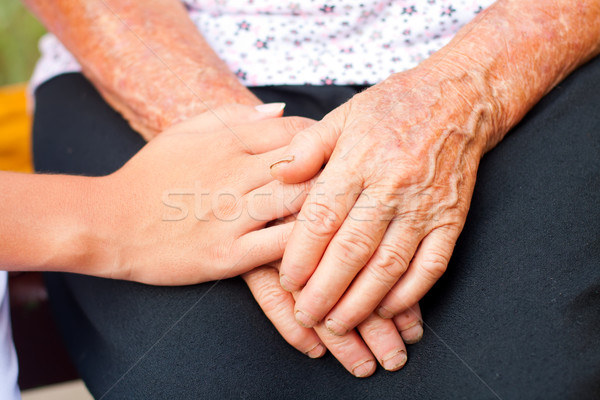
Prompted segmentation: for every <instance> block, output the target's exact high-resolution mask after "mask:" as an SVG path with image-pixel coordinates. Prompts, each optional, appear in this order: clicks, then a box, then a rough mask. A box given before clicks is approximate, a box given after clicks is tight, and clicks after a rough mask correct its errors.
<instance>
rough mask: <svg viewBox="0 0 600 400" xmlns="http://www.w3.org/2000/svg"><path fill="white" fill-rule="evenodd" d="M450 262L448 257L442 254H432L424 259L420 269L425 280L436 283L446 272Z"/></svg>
mask: <svg viewBox="0 0 600 400" xmlns="http://www.w3.org/2000/svg"><path fill="white" fill-rule="evenodd" d="M448 261H449V259H448V257H447V256H445V255H443V254H441V253H431V254H428V255H426V256H425V257H424V258H423V260H422V261H421V262H420V263H419V265H418V267H419V268H420V270H421V274H422V275H423V276H424V277H425V279H427V280H428V281H431V282H435V281H437V280H438V279H439V278H440V277H441V276H442V275H443V274H444V272H446V269H447V268H448Z"/></svg>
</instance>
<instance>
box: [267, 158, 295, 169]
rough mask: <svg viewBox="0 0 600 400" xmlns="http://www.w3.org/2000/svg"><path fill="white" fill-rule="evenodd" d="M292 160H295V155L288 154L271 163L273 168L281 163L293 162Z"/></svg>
mask: <svg viewBox="0 0 600 400" xmlns="http://www.w3.org/2000/svg"><path fill="white" fill-rule="evenodd" d="M292 161H294V156H287V157H283V158H282V159H281V160H277V161H275V162H274V163H273V164H271V167H270V168H271V169H273V168H275V167H277V166H279V165H281V164H284V163H285V164H288V163H291V162H292Z"/></svg>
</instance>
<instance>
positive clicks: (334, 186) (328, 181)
mask: <svg viewBox="0 0 600 400" xmlns="http://www.w3.org/2000/svg"><path fill="white" fill-rule="evenodd" d="M328 167H329V166H328ZM338 175H339V174H338ZM335 176H336V175H335V171H332V169H331V168H325V170H324V171H323V173H322V174H321V177H320V179H319V180H318V181H317V182H316V183H315V185H314V186H313V187H312V189H311V191H310V193H309V195H308V198H307V199H306V201H305V202H304V205H303V206H302V209H301V211H300V213H299V214H298V218H297V220H296V223H295V224H294V229H293V230H292V234H291V236H290V239H289V242H288V244H287V247H286V249H285V253H284V255H283V260H282V262H281V269H280V283H281V286H282V287H283V288H284V289H286V290H288V291H295V290H299V289H300V288H302V286H304V285H305V284H306V282H307V281H308V279H309V278H310V276H311V275H312V273H313V272H314V270H315V269H316V268H317V265H318V264H319V261H320V260H321V257H322V255H323V253H324V252H325V249H326V248H327V245H328V244H329V242H330V240H331V238H333V236H334V235H335V233H336V232H337V230H338V229H339V227H340V226H341V225H342V223H343V221H344V220H345V219H346V216H347V215H348V213H349V211H350V209H352V207H353V206H354V203H355V201H356V199H357V197H358V195H359V194H360V192H361V190H362V185H361V182H360V181H359V180H358V178H356V177H352V178H351V180H349V181H343V180H342V179H334V177H335Z"/></svg>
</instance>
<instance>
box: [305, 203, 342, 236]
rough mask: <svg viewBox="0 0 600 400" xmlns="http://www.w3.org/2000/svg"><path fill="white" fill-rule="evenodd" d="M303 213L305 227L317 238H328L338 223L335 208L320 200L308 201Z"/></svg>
mask: <svg viewBox="0 0 600 400" xmlns="http://www.w3.org/2000/svg"><path fill="white" fill-rule="evenodd" d="M303 214H304V220H305V221H304V222H305V223H306V228H307V229H308V231H309V232H310V233H311V234H312V235H313V236H314V237H315V238H317V239H323V238H328V237H329V236H330V235H331V234H333V232H335V231H336V229H337V227H338V225H339V223H340V222H339V218H338V215H337V213H336V212H335V210H334V209H333V208H331V207H329V206H328V205H327V204H325V203H322V202H314V203H310V204H309V205H308V207H307V208H306V209H305V210H304V212H303Z"/></svg>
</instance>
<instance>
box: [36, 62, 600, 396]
mask: <svg viewBox="0 0 600 400" xmlns="http://www.w3.org/2000/svg"><path fill="white" fill-rule="evenodd" d="M599 89H600V58H599V59H596V60H595V61H593V62H592V63H590V64H588V65H586V66H584V67H582V68H581V69H580V70H578V71H577V72H575V73H574V74H573V75H572V76H571V77H570V78H568V79H567V80H566V81H565V82H563V83H562V84H561V85H560V86H559V87H557V88H556V89H555V90H554V91H552V92H551V93H550V94H549V95H548V96H546V97H545V98H544V99H543V100H542V102H541V103H540V104H538V105H537V106H536V107H535V108H534V109H533V110H532V111H531V112H530V113H529V115H528V116H527V117H526V118H525V120H524V121H522V123H521V124H519V126H517V127H516V128H515V129H513V131H512V132H511V133H510V134H509V135H508V136H507V137H506V138H505V140H504V141H503V142H502V143H500V145H499V146H497V148H495V149H494V150H493V151H491V152H490V153H489V154H487V155H486V156H485V157H484V159H483V161H482V163H481V168H480V171H479V176H478V181H477V185H476V188H475V193H474V198H473V202H472V206H471V210H470V213H469V217H468V219H467V223H466V226H465V228H464V231H463V233H462V235H461V237H460V239H459V242H458V244H457V246H456V249H455V251H454V255H453V257H452V260H451V263H450V266H449V268H448V271H447V273H446V274H445V276H444V277H443V278H442V279H441V280H440V281H439V282H438V284H436V286H435V287H434V289H433V290H432V291H431V292H430V293H429V294H428V295H427V296H426V298H425V299H424V300H423V301H422V303H421V304H422V309H423V316H424V320H425V323H426V328H425V336H424V338H423V340H422V341H421V342H420V343H419V344H416V345H412V346H409V349H408V351H409V361H408V363H407V365H406V366H405V367H404V368H403V369H402V370H401V371H399V372H393V373H389V372H385V371H383V370H382V369H381V368H380V369H379V370H378V371H377V372H376V373H375V375H374V376H373V377H370V378H367V379H357V378H353V377H352V376H351V375H350V374H349V373H347V372H346V371H345V370H344V369H343V368H342V367H341V366H340V365H339V364H338V363H337V361H336V360H335V359H334V358H333V357H331V356H330V355H327V356H325V357H324V358H323V359H320V360H311V359H309V358H308V357H306V356H305V355H303V354H301V353H299V352H297V351H296V350H294V349H293V348H292V347H290V346H289V345H288V344H286V343H285V341H284V340H283V339H282V338H281V337H280V336H279V334H278V333H277V332H276V331H275V329H274V328H273V326H272V325H271V323H270V322H269V321H268V320H267V318H266V317H265V316H264V315H263V314H262V312H261V310H260V308H259V307H258V305H257V304H256V303H255V301H254V300H253V298H252V296H251V294H250V292H249V291H248V289H247V288H246V287H245V285H244V283H243V282H242V281H241V280H240V279H230V280H227V281H222V282H218V283H212V282H209V283H205V284H201V285H196V286H187V287H152V286H146V285H142V284H136V283H131V282H121V281H111V280H106V279H99V278H93V277H86V276H80V275H73V274H58V273H55V274H48V276H47V278H48V284H49V289H50V293H51V299H52V301H53V306H54V308H55V311H56V316H57V319H58V322H59V324H60V326H61V329H62V333H63V335H64V338H65V341H66V343H67V346H68V348H69V350H70V353H71V356H72V358H73V360H74V362H75V364H76V365H77V368H78V369H79V372H80V374H81V376H82V378H83V379H84V380H85V382H86V384H87V385H88V387H89V389H90V391H91V392H92V394H93V395H94V396H96V397H98V398H105V399H166V398H168V399H188V398H189V399H200V398H252V399H254V398H294V399H297V398H309V399H313V398H342V399H349V398H357V399H365V398H373V399H380V398H405V399H406V398H408V399H414V398H418V399H421V398H422V399H431V398H433V399H440V398H477V399H488V398H489V399H493V398H502V399H513V398H526V399H532V398H543V399H564V398H573V399H584V398H588V399H591V398H594V397H595V396H598V395H599V394H600V333H599V332H598V330H599V329H600V115H599V114H600V113H599V111H600V93H599ZM254 92H255V93H256V94H257V95H258V97H260V98H261V99H262V100H264V101H267V102H270V101H285V102H287V103H288V107H287V109H286V110H287V112H288V113H289V114H293V115H306V116H309V117H313V118H319V117H321V116H322V115H323V114H324V113H326V112H328V111H329V110H331V109H333V108H334V107H336V106H337V105H339V104H340V103H342V102H343V101H345V100H346V99H348V98H349V97H350V96H352V95H353V94H354V93H355V88H349V87H279V88H256V89H255V90H254ZM36 100H37V107H36V114H35V122H34V151H35V154H34V155H35V167H36V169H37V170H38V171H46V172H59V173H70V174H85V175H102V174H107V173H110V172H112V171H114V170H116V169H117V168H119V167H120V166H121V165H122V164H123V163H124V162H125V161H127V159H129V158H130V157H131V156H132V155H133V154H134V153H135V152H137V151H138V150H139V149H140V148H141V147H142V146H143V144H144V142H143V141H142V139H141V138H140V137H139V136H138V135H137V134H135V133H134V132H133V131H131V129H130V128H129V127H128V125H127V124H126V123H125V122H124V121H123V120H122V118H121V117H120V116H119V115H118V114H116V113H115V112H114V111H112V110H111V109H110V108H109V107H108V106H107V105H106V104H105V103H104V102H103V100H102V99H101V98H100V97H99V96H98V94H97V93H96V91H95V90H94V89H93V88H92V86H91V85H90V84H89V83H88V82H87V81H86V80H85V79H84V78H83V77H82V76H81V75H78V74H69V75H63V76H60V77H57V78H55V79H52V80H51V81H49V82H47V83H45V84H44V85H42V86H41V87H40V88H39V89H38V90H37V92H36ZM215 145H218V144H215ZM199 156H201V155H199Z"/></svg>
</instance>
